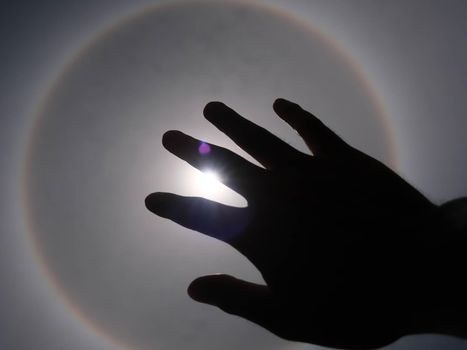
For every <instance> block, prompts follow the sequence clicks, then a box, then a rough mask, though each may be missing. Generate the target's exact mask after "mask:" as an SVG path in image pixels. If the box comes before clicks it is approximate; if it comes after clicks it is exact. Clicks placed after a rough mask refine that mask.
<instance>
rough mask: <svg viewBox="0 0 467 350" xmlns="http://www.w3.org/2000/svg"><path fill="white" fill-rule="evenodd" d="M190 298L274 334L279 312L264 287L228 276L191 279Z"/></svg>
mask: <svg viewBox="0 0 467 350" xmlns="http://www.w3.org/2000/svg"><path fill="white" fill-rule="evenodd" d="M188 294H189V295H190V297H191V298H192V299H194V300H196V301H199V302H201V303H206V304H210V305H214V306H217V307H219V308H220V309H222V310H223V311H225V312H227V313H229V314H233V315H237V316H240V317H243V318H245V319H247V320H250V321H252V322H254V323H256V324H258V325H260V326H262V327H264V328H266V329H269V330H270V331H272V332H275V331H277V323H278V321H279V313H278V312H276V308H275V306H274V303H273V297H272V294H271V291H270V290H269V288H268V287H267V286H264V285H260V284H255V283H251V282H246V281H243V280H239V279H237V278H235V277H232V276H229V275H211V276H203V277H199V278H197V279H195V280H194V281H193V282H191V284H190V286H189V287H188Z"/></svg>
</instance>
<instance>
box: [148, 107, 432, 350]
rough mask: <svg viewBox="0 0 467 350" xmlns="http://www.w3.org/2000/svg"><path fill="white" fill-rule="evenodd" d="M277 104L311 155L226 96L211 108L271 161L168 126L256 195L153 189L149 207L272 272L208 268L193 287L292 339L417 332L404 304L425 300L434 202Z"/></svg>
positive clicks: (210, 113)
mask: <svg viewBox="0 0 467 350" xmlns="http://www.w3.org/2000/svg"><path fill="white" fill-rule="evenodd" d="M273 107H274V110H275V112H276V113H277V114H278V115H279V117H281V118H282V119H283V120H284V121H286V122H287V123H288V124H290V126H291V127H292V128H294V129H295V130H296V131H297V132H298V133H299V135H300V136H301V137H302V138H303V139H304V141H305V142H306V144H307V145H308V147H309V148H310V150H311V152H312V154H313V155H312V156H311V155H307V154H304V153H302V152H299V151H298V150H296V149H294V148H293V147H291V146H290V145H288V144H287V143H285V142H284V141H282V140H280V139H279V138H277V137H276V136H274V135H272V134H271V133H269V132H268V131H266V130H265V129H263V128H261V127H259V126H257V125H255V124H253V123H252V122H250V121H248V120H246V119H244V118H243V117H241V116H239V115H238V114H237V113H236V112H234V111H233V110H231V109H230V108H228V107H227V106H225V105H224V104H222V103H220V102H211V103H209V104H208V105H207V106H206V107H205V109H204V115H205V117H206V118H207V119H208V120H209V121H210V122H211V123H212V124H214V125H215V126H216V127H217V128H219V129H220V130H221V131H223V132H224V133H225V134H226V135H227V136H229V137H230V138H231V139H232V140H233V141H234V142H235V143H236V144H238V145H239V146H240V147H241V148H242V149H244V150H245V151H246V152H247V153H249V154H250V155H251V156H253V157H254V158H255V159H257V160H258V161H259V163H261V164H262V165H263V166H264V168H262V167H258V166H256V165H254V164H252V163H250V162H248V161H247V160H245V159H244V158H242V157H240V156H238V155H236V154H235V153H233V152H231V151H229V150H227V149H225V148H222V147H218V146H215V145H209V152H206V153H204V152H203V153H201V152H199V146H200V144H201V141H200V140H196V139H194V138H192V137H190V136H187V135H185V134H183V133H181V132H179V131H168V132H167V133H166V134H165V135H164V137H163V145H164V147H165V148H166V149H167V150H169V151H170V152H172V153H173V154H175V155H176V156H178V157H180V158H181V159H183V160H185V161H187V162H188V163H189V164H191V165H192V166H194V167H196V168H199V169H201V170H203V169H205V168H210V169H216V171H217V172H218V173H219V174H220V178H221V180H222V182H223V183H224V184H225V185H227V186H228V187H230V188H232V189H233V190H235V191H237V192H238V193H240V194H241V195H243V196H244V197H245V198H246V200H247V201H248V206H247V207H246V208H236V207H231V206H227V205H223V204H220V203H216V202H213V201H210V200H207V199H203V198H195V197H181V196H177V195H175V194H170V193H153V194H151V195H149V196H148V197H147V198H146V206H147V208H148V209H149V210H151V211H152V212H154V213H155V214H157V215H159V216H162V217H165V218H168V219H170V220H173V221H175V222H177V223H179V224H180V225H182V226H184V227H187V228H189V229H193V230H196V231H199V232H201V233H204V234H207V235H209V236H212V237H214V238H217V239H220V240H223V241H225V242H227V243H229V244H230V245H231V246H232V247H234V248H235V249H237V250H238V251H239V252H240V253H242V254H243V255H245V256H246V257H247V258H248V259H249V260H250V261H251V262H252V263H253V264H254V265H255V266H256V267H257V268H258V270H259V271H260V272H261V274H262V276H263V278H264V280H265V282H266V285H258V284H254V283H250V282H246V281H242V280H239V279H236V278H234V277H231V276H227V275H212V276H204V277H200V278H198V279H196V280H195V281H193V282H192V284H191V285H190V287H189V289H188V292H189V294H190V296H191V297H192V298H193V299H195V300H197V301H200V302H203V303H208V304H212V305H216V306H218V307H219V308H221V309H222V310H224V311H226V312H228V313H231V314H235V315H238V316H240V317H243V318H246V319H248V320H250V321H252V322H255V323H257V324H259V325H261V326H263V327H264V328H266V329H268V330H270V331H271V332H273V333H275V334H277V335H278V336H280V337H283V338H285V339H289V340H295V341H303V342H309V343H314V344H318V345H323V346H330V347H338V348H376V347H381V346H384V345H386V344H388V343H391V342H393V341H395V340H396V339H398V338H399V337H401V336H402V335H404V334H407V332H408V331H407V329H406V325H405V322H406V319H407V318H410V316H409V315H408V311H407V310H412V309H414V308H415V309H416V308H417V307H418V306H420V307H422V304H423V303H425V302H426V300H425V299H423V298H420V295H421V293H420V292H421V288H422V285H424V282H425V280H424V278H425V273H424V272H423V269H424V268H425V267H426V266H425V265H424V263H425V260H426V256H425V255H424V251H425V250H424V249H416V248H420V242H421V241H420V237H421V235H422V234H424V233H425V231H424V230H425V228H426V227H428V226H429V218H430V216H431V214H432V213H433V211H434V210H435V208H436V206H435V205H433V204H432V203H431V202H430V201H428V200H427V199H426V198H425V197H424V196H423V195H422V194H420V193H419V192H418V191H417V190H415V189H414V188H413V187H411V186H410V185H409V184H408V183H406V182H405V181H404V180H403V179H402V178H400V177H399V176H398V175H397V174H395V173H394V172H393V171H392V170H390V169H389V168H387V167H386V166H385V165H383V164H382V163H380V162H379V161H377V160H375V159H373V158H371V157H370V156H368V155H366V154H364V153H362V152H360V151H358V150H356V149H355V148H353V147H351V146H350V145H348V144H347V143H346V142H344V141H343V140H342V139H341V138H340V137H339V136H337V135H336V134H335V133H334V132H332V131H331V130H330V129H328V128H327V127H326V126H325V125H324V124H323V123H322V122H320V121H319V120H318V119H317V118H316V117H315V116H313V115H312V114H311V113H309V112H307V111H305V110H303V109H302V108H301V107H300V106H298V105H297V104H294V103H291V102H289V101H286V100H283V99H278V100H276V101H275V103H274V106H273ZM422 241H423V240H422Z"/></svg>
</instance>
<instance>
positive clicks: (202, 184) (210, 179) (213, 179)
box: [197, 170, 222, 195]
mask: <svg viewBox="0 0 467 350" xmlns="http://www.w3.org/2000/svg"><path fill="white" fill-rule="evenodd" d="M220 181H221V178H220V177H219V175H218V174H217V173H216V172H214V171H212V170H207V171H204V172H201V174H200V176H198V177H197V187H198V189H199V190H200V191H202V193H203V194H206V195H209V194H215V193H217V192H219V191H220V190H221V189H222V185H221V183H220Z"/></svg>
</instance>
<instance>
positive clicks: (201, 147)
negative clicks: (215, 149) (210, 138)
mask: <svg viewBox="0 0 467 350" xmlns="http://www.w3.org/2000/svg"><path fill="white" fill-rule="evenodd" d="M198 152H199V153H201V154H208V153H209V152H211V147H210V146H209V145H208V144H207V143H205V142H201V144H200V145H199V147H198Z"/></svg>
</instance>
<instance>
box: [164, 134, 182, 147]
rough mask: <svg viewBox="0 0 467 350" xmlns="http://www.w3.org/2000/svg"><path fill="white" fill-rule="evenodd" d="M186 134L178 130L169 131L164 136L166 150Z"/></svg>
mask: <svg viewBox="0 0 467 350" xmlns="http://www.w3.org/2000/svg"><path fill="white" fill-rule="evenodd" d="M183 135H184V134H183V133H182V132H181V131H178V130H169V131H166V132H165V133H164V135H162V145H163V146H164V147H165V148H166V149H169V148H170V146H172V145H173V144H174V142H175V141H177V139H180V137H181V136H183Z"/></svg>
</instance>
